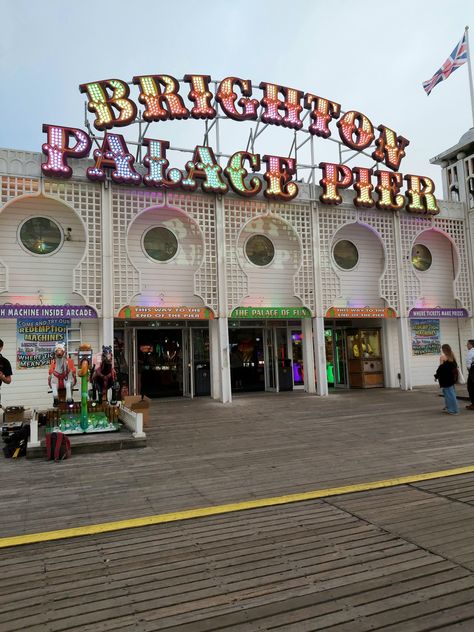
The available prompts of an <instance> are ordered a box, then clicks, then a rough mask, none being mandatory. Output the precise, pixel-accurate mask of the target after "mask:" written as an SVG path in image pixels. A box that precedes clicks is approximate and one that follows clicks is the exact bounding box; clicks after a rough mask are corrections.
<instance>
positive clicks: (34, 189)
mask: <svg viewBox="0 0 474 632" xmlns="http://www.w3.org/2000/svg"><path fill="white" fill-rule="evenodd" d="M38 191H39V181H38V180H36V179H35V178H22V177H18V176H2V178H1V200H2V205H3V204H6V203H7V202H8V201H9V200H12V199H13V198H16V197H19V196H20V195H25V194H27V193H38Z"/></svg>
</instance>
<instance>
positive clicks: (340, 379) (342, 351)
mask: <svg viewBox="0 0 474 632" xmlns="http://www.w3.org/2000/svg"><path fill="white" fill-rule="evenodd" d="M334 386H336V387H337V386H339V387H342V388H348V387H349V380H348V374H347V344H346V330H345V329H342V328H339V327H335V328H334Z"/></svg>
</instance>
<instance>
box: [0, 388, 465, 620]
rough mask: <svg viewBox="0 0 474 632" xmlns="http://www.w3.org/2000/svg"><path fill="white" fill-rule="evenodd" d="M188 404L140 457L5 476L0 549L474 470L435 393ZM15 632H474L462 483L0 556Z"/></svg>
mask: <svg viewBox="0 0 474 632" xmlns="http://www.w3.org/2000/svg"><path fill="white" fill-rule="evenodd" d="M363 395H368V397H365V398H363V397H362V396H363ZM192 404H193V403H183V402H181V407H180V406H179V405H178V403H177V402H159V403H158V404H157V405H156V408H155V411H154V412H155V414H156V417H155V419H154V424H155V425H154V427H153V429H152V431H151V432H150V433H149V443H150V444H151V445H149V447H147V448H145V449H144V450H136V451H132V452H129V451H126V452H124V453H115V454H114V453H105V454H104V455H97V454H91V455H80V456H77V457H76V458H73V459H71V461H69V462H64V463H60V464H54V463H46V462H42V461H30V462H28V461H21V462H18V463H14V462H11V461H7V460H4V461H2V462H0V476H1V477H2V478H1V480H2V487H1V489H0V502H1V519H0V535H1V536H5V535H10V534H19V533H31V532H35V531H41V530H43V531H44V530H50V529H57V528H64V527H66V526H78V525H80V524H90V523H97V522H101V521H105V520H113V519H119V518H125V517H138V516H143V515H150V514H152V513H161V512H165V511H172V510H176V509H185V508H186V509H187V508H191V507H199V506H206V505H212V504H219V503H221V502H232V501H238V500H247V499H250V498H259V497H268V496H270V495H278V494H284V493H291V492H296V491H303V490H311V489H318V488H319V489H320V488H323V487H329V486H336V485H341V484H349V483H356V482H360V481H369V480H377V479H381V478H387V477H389V476H397V475H406V474H410V473H421V472H426V471H433V470H439V469H442V468H452V467H456V466H462V465H468V464H474V450H473V449H472V447H473V444H474V415H472V414H470V413H469V412H467V411H466V412H464V411H463V414H462V415H460V416H459V417H456V418H450V417H448V416H443V415H442V414H441V412H440V411H439V408H440V402H439V401H438V398H436V392H435V391H433V392H417V393H408V394H404V393H401V392H399V391H395V392H388V391H387V392H382V391H378V392H373V391H372V392H371V393H369V394H364V393H360V392H358V393H355V394H347V396H345V395H343V396H341V397H339V398H337V396H336V397H335V399H333V400H332V401H331V398H329V399H326V400H319V399H318V398H311V397H307V396H302V397H300V396H298V395H296V396H293V397H283V398H280V399H278V398H277V397H276V396H270V397H269V398H258V397H254V398H248V399H247V400H244V399H242V400H239V401H237V402H236V403H235V405H233V406H232V407H227V406H224V407H221V408H218V407H217V406H216V405H215V404H214V403H212V402H209V401H207V402H203V403H198V405H197V406H194V407H193V406H192ZM251 410H252V411H253V414H252V415H250V411H251ZM210 412H214V413H215V414H216V416H213V415H212V414H209V413H210ZM165 413H166V418H165ZM217 415H218V416H217ZM23 630H25V631H28V632H30V631H34V632H59V631H62V630H73V631H81V632H101V631H104V632H105V631H107V630H108V631H114V632H132V631H133V632H148V631H151V630H182V631H183V632H200V631H202V632H204V631H207V630H209V631H210V630H229V631H231V632H244V631H246V632H259V631H265V630H279V631H283V632H286V631H288V632H303V631H306V630H308V631H309V630H314V631H316V630H329V631H331V632H365V631H369V630H387V631H394V632H395V631H397V632H421V631H426V632H431V631H434V630H443V631H452V632H455V631H456V632H461V631H466V632H467V631H470V632H472V631H473V630H474V474H466V475H462V476H455V477H451V478H444V479H443V478H440V479H436V480H432V481H424V482H419V483H416V484H410V485H402V486H398V487H393V488H389V489H381V490H372V491H365V492H359V493H355V494H349V495H340V496H333V497H329V498H325V499H320V500H312V501H307V502H300V503H296V504H291V505H282V506H276V507H266V508H260V509H254V510H250V511H245V512H239V513H233V514H224V515H220V516H214V517H206V518H199V519H194V520H189V521H182V522H174V523H169V524H162V525H155V526H150V527H146V528H138V529H131V530H127V531H116V532H113V533H108V534H102V535H96V536H87V537H81V538H74V539H70V540H61V541H56V542H46V543H42V544H31V545H26V546H20V547H15V548H8V549H2V550H0V631H1V632H14V631H18V632H20V631H23Z"/></svg>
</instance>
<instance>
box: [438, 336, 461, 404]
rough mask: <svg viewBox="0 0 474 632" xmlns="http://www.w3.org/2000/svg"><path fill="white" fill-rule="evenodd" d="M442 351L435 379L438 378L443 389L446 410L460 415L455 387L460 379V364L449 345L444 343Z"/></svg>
mask: <svg viewBox="0 0 474 632" xmlns="http://www.w3.org/2000/svg"><path fill="white" fill-rule="evenodd" d="M441 351H442V352H443V353H442V355H441V357H440V365H439V367H438V369H437V371H436V374H435V380H438V382H439V386H440V388H442V389H443V395H444V402H445V404H446V408H445V411H446V412H447V413H449V414H450V415H459V406H458V400H457V399H456V389H455V388H454V385H455V384H456V382H457V381H458V364H457V362H456V358H455V357H454V353H453V350H452V349H451V347H450V346H449V345H442V347H441Z"/></svg>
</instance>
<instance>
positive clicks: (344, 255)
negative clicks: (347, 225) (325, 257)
mask: <svg viewBox="0 0 474 632" xmlns="http://www.w3.org/2000/svg"><path fill="white" fill-rule="evenodd" d="M332 255H333V257H334V261H335V262H336V263H337V265H338V266H339V267H340V268H342V269H343V270H352V268H355V266H356V265H357V262H358V261H359V251H358V250H357V248H356V246H355V245H354V244H353V243H352V241H348V240H347V239H341V241H338V242H337V244H335V245H334V248H333V250H332Z"/></svg>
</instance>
